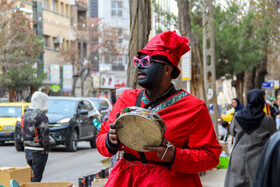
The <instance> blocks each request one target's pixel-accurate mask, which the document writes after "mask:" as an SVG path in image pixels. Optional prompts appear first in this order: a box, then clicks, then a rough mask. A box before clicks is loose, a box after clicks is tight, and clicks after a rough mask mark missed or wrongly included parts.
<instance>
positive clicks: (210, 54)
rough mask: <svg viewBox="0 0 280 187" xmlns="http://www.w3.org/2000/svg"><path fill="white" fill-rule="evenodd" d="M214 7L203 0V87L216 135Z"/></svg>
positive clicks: (207, 0) (217, 114)
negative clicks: (210, 107)
mask: <svg viewBox="0 0 280 187" xmlns="http://www.w3.org/2000/svg"><path fill="white" fill-rule="evenodd" d="M213 14H214V7H213V4H212V0H204V1H203V20H202V23H203V69H204V88H205V93H206V104H207V107H209V106H210V104H212V106H213V109H214V112H211V111H209V112H210V115H211V118H212V121H213V125H214V129H215V132H216V134H217V137H218V124H217V118H218V116H219V108H218V104H217V94H216V69H215V42H214V19H213Z"/></svg>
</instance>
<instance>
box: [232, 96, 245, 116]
mask: <svg viewBox="0 0 280 187" xmlns="http://www.w3.org/2000/svg"><path fill="white" fill-rule="evenodd" d="M231 105H232V107H233V108H234V110H235V112H234V114H236V112H238V111H239V110H241V109H242V108H243V105H242V104H241V103H240V100H239V99H238V98H233V99H232V100H231Z"/></svg>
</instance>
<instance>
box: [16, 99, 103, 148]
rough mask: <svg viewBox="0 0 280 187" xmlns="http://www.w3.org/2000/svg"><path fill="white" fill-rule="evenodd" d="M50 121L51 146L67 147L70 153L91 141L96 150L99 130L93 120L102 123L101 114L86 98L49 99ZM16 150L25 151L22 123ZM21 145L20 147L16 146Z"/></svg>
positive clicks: (17, 131)
mask: <svg viewBox="0 0 280 187" xmlns="http://www.w3.org/2000/svg"><path fill="white" fill-rule="evenodd" d="M46 115H47V117H48V119H49V129H50V141H51V145H53V146H56V145H65V146H66V149H67V150H68V151H70V152H76V151H77V148H78V141H89V143H90V146H91V148H96V135H97V133H98V132H97V129H96V127H95V126H94V124H93V120H94V119H96V120H98V121H99V122H100V121H101V118H100V113H99V112H98V111H97V109H96V108H95V107H94V106H93V104H92V102H90V101H89V100H88V99H85V98H75V97H49V110H48V113H47V114H46ZM15 134H16V139H17V141H16V142H17V143H15V148H16V150H18V151H21V150H22V149H23V143H22V137H21V127H20V121H18V122H17V127H16V131H15ZM18 143H20V145H16V144H18Z"/></svg>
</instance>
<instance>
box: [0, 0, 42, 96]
mask: <svg viewBox="0 0 280 187" xmlns="http://www.w3.org/2000/svg"><path fill="white" fill-rule="evenodd" d="M21 7H23V5H21ZM12 9H15V10H17V9H16V2H15V1H7V0H2V1H1V2H0V12H7V11H9V10H12ZM32 25H33V22H32V21H31V20H30V19H29V18H28V17H27V16H25V15H24V14H23V13H22V12H20V11H19V10H17V11H12V12H7V13H3V14H1V15H0V66H1V70H2V75H1V76H0V87H1V88H2V91H3V90H5V88H9V89H14V90H18V91H19V92H20V91H22V90H19V88H18V87H17V86H18V84H17V82H16V81H17V79H14V77H15V76H14V75H16V73H15V72H25V73H28V72H29V73H30V72H33V71H35V70H34V68H33V66H34V64H35V63H36V62H37V59H38V55H39V54H40V53H41V52H42V51H43V49H42V46H43V42H42V41H41V40H40V38H38V37H37V36H36V34H35V33H34V31H33V28H32ZM16 76H17V77H18V76H20V77H18V78H19V79H20V80H24V79H25V78H26V75H24V74H23V73H19V74H18V75H16ZM39 76H40V77H39ZM44 76H45V75H44V74H43V75H37V77H36V79H38V82H34V81H33V80H32V79H33V78H35V77H32V76H31V77H29V78H30V81H27V82H26V84H25V87H21V89H27V88H28V87H34V86H39V85H41V84H42V80H43V78H44ZM13 85H15V86H13Z"/></svg>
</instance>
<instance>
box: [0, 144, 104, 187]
mask: <svg viewBox="0 0 280 187" xmlns="http://www.w3.org/2000/svg"><path fill="white" fill-rule="evenodd" d="M78 146H79V149H78V151H77V152H75V153H71V152H66V151H65V148H64V147H62V146H61V147H58V148H55V149H54V150H53V151H52V152H51V153H50V155H49V158H48V162H47V165H46V169H45V172H44V175H43V180H42V182H62V181H72V182H73V184H74V185H75V186H76V187H77V186H78V178H79V177H82V176H84V175H89V174H92V173H94V172H96V171H98V170H99V169H102V168H104V166H103V165H102V164H101V163H100V161H101V160H103V159H105V157H103V156H101V155H100V154H99V153H98V151H97V150H96V149H91V148H90V145H89V143H88V142H79V145H78ZM26 165H27V164H26V160H25V155H24V152H17V151H16V150H15V148H14V144H13V143H8V144H4V145H3V144H1V145H0V167H4V166H7V167H25V166H26Z"/></svg>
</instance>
